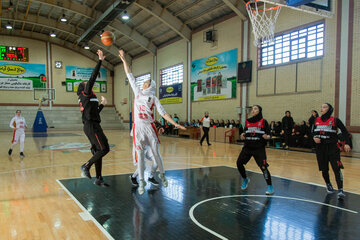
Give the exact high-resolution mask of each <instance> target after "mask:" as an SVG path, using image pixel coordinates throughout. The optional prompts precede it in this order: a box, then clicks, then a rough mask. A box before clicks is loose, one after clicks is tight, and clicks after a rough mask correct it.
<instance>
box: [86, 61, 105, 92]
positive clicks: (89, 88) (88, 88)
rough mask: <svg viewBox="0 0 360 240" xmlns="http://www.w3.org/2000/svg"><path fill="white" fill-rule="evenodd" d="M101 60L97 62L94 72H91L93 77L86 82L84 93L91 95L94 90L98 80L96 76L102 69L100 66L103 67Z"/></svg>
mask: <svg viewBox="0 0 360 240" xmlns="http://www.w3.org/2000/svg"><path fill="white" fill-rule="evenodd" d="M101 62H102V61H101V60H99V61H98V63H97V64H96V67H95V68H94V70H93V72H92V74H91V77H90V79H89V81H88V83H87V84H86V87H85V90H84V93H85V94H86V95H90V94H91V92H92V88H93V86H94V84H95V81H96V78H97V76H98V74H99V71H100V67H101Z"/></svg>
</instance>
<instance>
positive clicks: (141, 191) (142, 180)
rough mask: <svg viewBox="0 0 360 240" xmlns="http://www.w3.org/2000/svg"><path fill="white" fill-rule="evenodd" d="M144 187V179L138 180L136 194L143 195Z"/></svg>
mask: <svg viewBox="0 0 360 240" xmlns="http://www.w3.org/2000/svg"><path fill="white" fill-rule="evenodd" d="M145 186H146V182H145V181H144V179H140V183H139V188H138V192H139V194H140V195H143V194H144V192H145Z"/></svg>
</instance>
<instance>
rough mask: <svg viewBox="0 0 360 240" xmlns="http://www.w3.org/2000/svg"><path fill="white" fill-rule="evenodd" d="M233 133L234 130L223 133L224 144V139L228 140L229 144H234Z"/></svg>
mask: <svg viewBox="0 0 360 240" xmlns="http://www.w3.org/2000/svg"><path fill="white" fill-rule="evenodd" d="M235 131H236V128H232V129H230V130H228V131H226V132H225V142H226V137H228V138H229V143H234V142H235V137H234V136H235Z"/></svg>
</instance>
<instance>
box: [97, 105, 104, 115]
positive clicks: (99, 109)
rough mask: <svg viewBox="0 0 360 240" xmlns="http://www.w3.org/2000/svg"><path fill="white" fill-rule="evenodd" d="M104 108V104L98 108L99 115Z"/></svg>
mask: <svg viewBox="0 0 360 240" xmlns="http://www.w3.org/2000/svg"><path fill="white" fill-rule="evenodd" d="M103 108H104V105H103V104H100V105H99V107H98V113H100V112H101V110H103Z"/></svg>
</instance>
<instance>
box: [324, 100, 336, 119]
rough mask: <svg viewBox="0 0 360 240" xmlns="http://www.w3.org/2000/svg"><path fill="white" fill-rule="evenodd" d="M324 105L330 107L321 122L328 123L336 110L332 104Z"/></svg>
mask: <svg viewBox="0 0 360 240" xmlns="http://www.w3.org/2000/svg"><path fill="white" fill-rule="evenodd" d="M324 104H326V105H328V107H329V110H328V111H327V112H326V113H325V114H323V115H322V116H321V121H323V122H326V121H327V120H328V119H329V118H330V117H331V115H332V113H333V111H334V108H333V106H331V104H330V103H324Z"/></svg>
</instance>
